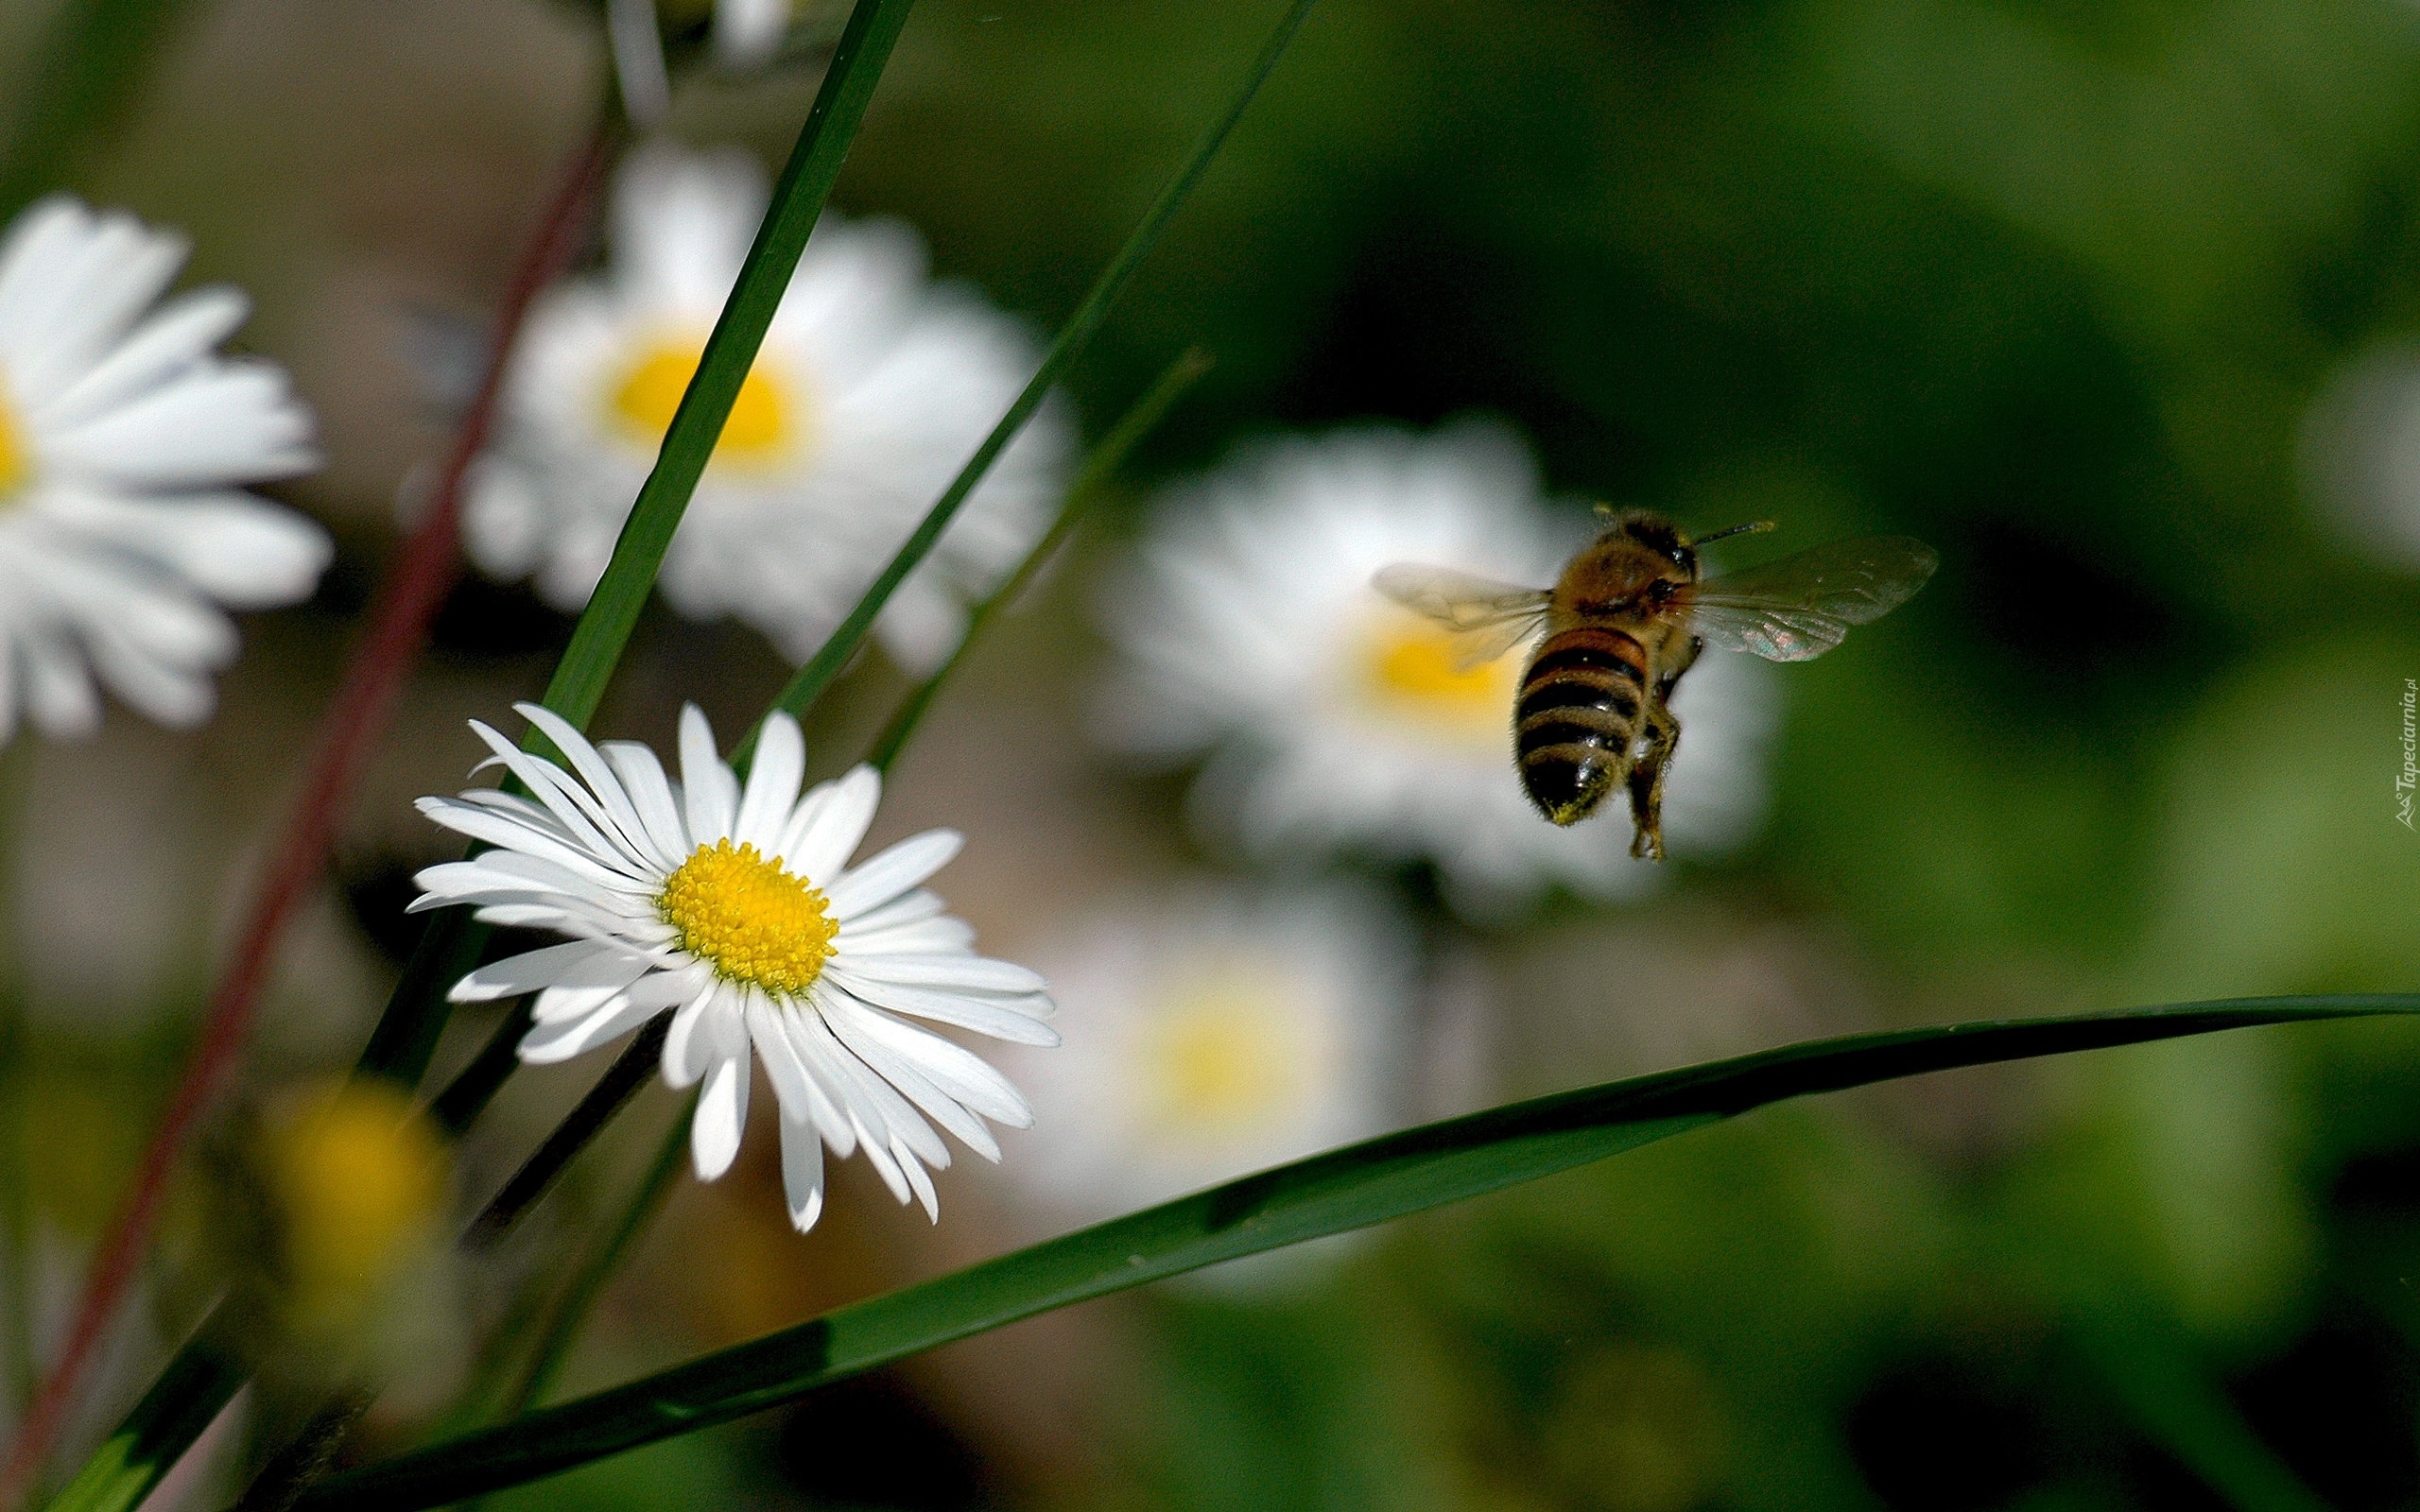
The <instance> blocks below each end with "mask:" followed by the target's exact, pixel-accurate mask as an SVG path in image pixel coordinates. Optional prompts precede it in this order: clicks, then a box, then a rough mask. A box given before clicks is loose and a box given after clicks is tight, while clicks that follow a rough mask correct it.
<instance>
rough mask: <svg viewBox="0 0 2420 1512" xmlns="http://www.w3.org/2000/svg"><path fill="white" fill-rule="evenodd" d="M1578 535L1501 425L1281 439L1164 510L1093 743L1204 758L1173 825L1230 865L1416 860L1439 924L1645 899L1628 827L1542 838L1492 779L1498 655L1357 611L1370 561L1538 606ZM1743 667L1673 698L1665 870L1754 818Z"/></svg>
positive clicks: (1424, 627) (1733, 837) (1147, 548)
mask: <svg viewBox="0 0 2420 1512" xmlns="http://www.w3.org/2000/svg"><path fill="white" fill-rule="evenodd" d="M1587 538H1588V525H1587V523H1586V520H1585V517H1584V516H1582V515H1581V514H1579V513H1578V512H1577V511H1572V512H1569V513H1567V514H1566V513H1559V512H1554V511H1550V510H1549V509H1548V507H1547V505H1546V503H1545V501H1544V500H1543V499H1542V498H1541V497H1540V494H1539V490H1538V482H1537V475H1536V470H1535V468H1534V466H1533V464H1532V463H1531V461H1530V456H1529V454H1528V452H1527V450H1526V449H1525V448H1524V447H1523V446H1522V444H1521V443H1520V441H1519V440H1518V439H1517V438H1514V437H1513V435H1512V434H1511V433H1509V432H1508V431H1506V430H1505V429H1503V428H1502V427H1500V426H1495V425H1492V424H1482V423H1474V422H1465V423H1461V424H1458V425H1454V426H1451V427H1448V428H1446V429H1444V430H1442V431H1439V432H1437V433H1435V434H1433V435H1429V436H1426V437H1421V436H1414V435H1411V434H1409V433H1408V432H1403V431H1397V430H1392V429H1369V430H1357V431H1348V432H1341V433H1339V434H1336V435H1332V436H1328V437H1324V438H1317V439H1288V440H1285V441H1281V442H1278V443H1275V444H1273V445H1266V446H1263V447H1261V448H1259V449H1257V450H1256V451H1253V452H1252V453H1249V454H1247V455H1244V456H1243V457H1241V458H1240V459H1238V460H1237V461H1236V462H1235V463H1234V464H1232V465H1230V466H1229V467H1227V468H1225V469H1223V470H1222V471H1220V472H1218V473H1216V474H1214V475H1212V476H1211V477H1210V478H1209V479H1207V480H1206V481H1204V482H1202V483H1200V484H1197V485H1195V486H1192V487H1190V488H1187V489H1184V490H1179V491H1178V492H1176V493H1175V494H1173V495H1171V496H1170V497H1169V498H1167V500H1165V501H1164V502H1163V503H1162V505H1161V507H1160V508H1159V509H1158V510H1157V512H1156V513H1155V515H1154V517H1153V519H1152V520H1151V522H1150V526H1149V528H1148V530H1147V532H1146V535H1145V538H1144V541H1143V542H1142V544H1141V546H1140V548H1139V552H1138V560H1137V561H1136V563H1135V565H1134V568H1133V570H1132V571H1131V572H1130V573H1128V574H1127V575H1126V576H1124V578H1122V579H1119V580H1115V581H1113V584H1112V591H1111V596H1110V598H1109V601H1108V604H1107V617H1108V620H1109V626H1110V629H1111V632H1112V634H1113V636H1114V638H1115V640H1116V641H1117V642H1118V643H1119V644H1120V646H1121V648H1122V649H1123V651H1124V653H1125V657H1124V664H1123V666H1122V667H1121V669H1120V671H1119V673H1118V674H1117V676H1116V678H1115V680H1114V681H1113V683H1112V685H1111V689H1110V697H1109V700H1108V711H1107V713H1108V718H1107V721H1106V722H1107V726H1108V731H1107V732H1108V734H1109V736H1110V738H1111V739H1112V740H1114V741H1115V742H1117V743H1118V744H1120V745H1123V746H1126V747H1129V748H1132V749H1139V750H1145V751H1152V752H1161V753H1170V754H1173V753H1184V752H1192V751H1197V750H1201V749H1205V748H1206V749H1209V750H1211V751H1212V752H1213V754H1212V756H1211V759H1210V761H1209V763H1208V765H1207V766H1206V767H1205V768H1204V770H1203V772H1202V775H1201V779H1200V781H1199V782H1197V784H1196V786H1195V788H1194V805H1195V808H1196V811H1197V817H1198V818H1200V819H1201V821H1202V822H1203V823H1204V824H1205V825H1207V826H1209V827H1212V828H1214V829H1219V830H1223V831H1228V832H1232V833H1236V834H1237V835H1238V836H1239V837H1240V838H1241V840H1242V841H1243V843H1244V845H1245V847H1246V848H1247V849H1248V850H1249V851H1253V853H1255V854H1261V855H1271V854H1281V853H1286V852H1305V853H1310V854H1314V855H1326V854H1331V853H1334V852H1337V851H1364V852H1367V853H1370V854H1374V855H1376V856H1379V857H1381V858H1384V859H1387V860H1413V859H1423V858H1425V859H1427V860H1430V861H1433V862H1434V863H1435V864H1436V865H1437V867H1438V868H1439V870H1440V872H1441V873H1442V875H1443V882H1444V885H1445V887H1446V890H1447V894H1448V897H1449V898H1450V900H1451V901H1452V902H1454V904H1455V906H1457V907H1458V908H1460V909H1462V910H1463V911H1465V912H1470V913H1475V914H1481V915H1487V914H1497V913H1502V912H1504V911H1506V910H1508V909H1510V908H1513V907H1515V906H1517V905H1519V904H1520V903H1523V902H1528V901H1530V899H1531V898H1533V897H1534V895H1535V894H1536V893H1537V891H1538V890H1539V889H1540V888H1542V887H1543V886H1545V885H1548V884H1550V883H1560V884H1562V885H1566V886H1569V887H1571V888H1573V889H1574V890H1576V891H1579V892H1582V893H1584V894H1587V895H1590V896H1594V897H1599V898H1604V897H1619V896H1625V895H1629V894H1633V893H1636V892H1639V891H1641V890H1643V889H1645V888H1647V887H1649V886H1651V885H1653V883H1654V881H1655V879H1656V877H1657V875H1658V872H1657V869H1656V868H1655V867H1654V865H1653V864H1652V863H1649V862H1640V861H1634V860H1632V859H1631V857H1630V854H1629V849H1630V826H1629V821H1628V819H1627V818H1626V817H1623V816H1621V815H1620V814H1619V813H1618V812H1616V816H1615V817H1614V818H1612V819H1607V820H1601V821H1599V822H1596V823H1590V824H1582V825H1578V826H1575V827H1572V828H1570V829H1560V828H1557V827H1556V826H1554V825H1552V824H1549V823H1547V821H1546V820H1545V819H1543V818H1541V817H1539V816H1538V815H1537V813H1536V812H1535V811H1534V810H1533V809H1532V808H1531V807H1530V801H1529V799H1527V798H1526V797H1525V796H1524V795H1523V793H1522V790H1521V782H1520V778H1519V776H1518V774H1517V773H1516V772H1515V770H1514V768H1513V736H1512V717H1513V691H1514V686H1515V684H1516V683H1517V681H1518V680H1519V677H1520V672H1521V665H1522V656H1521V654H1520V653H1518V652H1515V653H1513V654H1509V655H1506V656H1504V657H1501V658H1499V659H1497V660H1496V661H1495V662H1490V663H1488V664H1487V665H1485V666H1481V667H1478V668H1474V669H1472V670H1469V671H1466V672H1458V671H1456V670H1455V669H1454V664H1453V650H1452V647H1451V645H1450V644H1449V642H1448V640H1447V638H1446V636H1445V634H1444V633H1443V632H1442V631H1440V630H1439V629H1438V628H1436V627H1433V626H1432V625H1430V624H1429V622H1427V621H1426V620H1424V619H1422V618H1421V617H1419V616H1418V615H1415V614H1413V613H1412V612H1410V611H1409V610H1404V609H1401V608H1399V607H1397V606H1396V605H1394V604H1392V603H1390V602H1389V601H1388V600H1386V599H1385V598H1383V597H1381V596H1380V595H1379V594H1378V593H1376V592H1375V591H1374V590H1373V589H1372V588H1371V586H1370V578H1371V575H1372V574H1374V572H1376V571H1377V569H1379V568H1380V567H1383V566H1386V565H1387V564H1389V563H1390V562H1397V561H1413V562H1425V563H1431V564H1434V565H1437V566H1443V567H1454V568H1459V569H1461V570H1463V571H1466V572H1473V573H1478V574H1481V575H1483V576H1490V577H1495V578H1499V579H1502V580H1505V581H1508V582H1515V583H1522V584H1535V585H1537V586H1541V587H1543V586H1545V585H1547V584H1549V583H1552V582H1553V581H1554V579H1555V577H1556V576H1557V575H1558V574H1559V573H1560V572H1561V570H1562V567H1563V564H1564V559H1565V558H1567V557H1568V556H1569V555H1570V554H1571V552H1572V551H1573V550H1575V549H1576V548H1577V547H1578V546H1579V545H1580V544H1581V543H1582V541H1585V540H1586V539H1587ZM1765 672H1766V669H1764V668H1763V667H1761V666H1757V665H1754V664H1751V663H1750V662H1749V659H1747V658H1744V657H1727V656H1709V657H1704V658H1702V659H1701V660H1700V661H1699V662H1698V664H1697V666H1696V667H1695V668H1694V669H1692V670H1691V671H1690V673H1689V674H1688V676H1687V677H1686V678H1685V679H1683V680H1682V682H1681V685H1680V687H1679V689H1678V690H1677V692H1676V694H1675V696H1674V697H1673V712H1674V713H1676V714H1677V715H1678V716H1679V718H1680V721H1681V724H1682V727H1683V733H1682V737H1681V746H1680V751H1679V754H1678V755H1677V756H1676V757H1675V759H1674V761H1673V765H1672V768H1671V776H1670V779H1669V784H1670V785H1669V787H1668V790H1667V797H1666V802H1665V830H1666V833H1667V835H1668V838H1669V840H1670V842H1671V848H1672V851H1673V852H1674V853H1675V854H1678V855H1687V854H1689V853H1691V852H1692V851H1695V852H1698V853H1701V854H1703V853H1705V852H1707V851H1712V850H1716V849H1719V848H1720V847H1722V846H1725V845H1728V844H1732V843H1736V842H1737V840H1738V839H1740V838H1742V837H1743V836H1744V835H1745V833H1747V832H1748V831H1749V830H1750V829H1751V828H1753V826H1754V825H1755V822H1756V820H1757V819H1758V817H1759V816H1761V814H1762V811H1763V806H1764V801H1765V782H1764V773H1763V754H1764V748H1765V746H1766V744H1767V741H1768V738H1769V736H1770V732H1771V729H1772V722H1773V710H1772V691H1771V684H1770V683H1769V682H1768V680H1767V679H1766V676H1765Z"/></svg>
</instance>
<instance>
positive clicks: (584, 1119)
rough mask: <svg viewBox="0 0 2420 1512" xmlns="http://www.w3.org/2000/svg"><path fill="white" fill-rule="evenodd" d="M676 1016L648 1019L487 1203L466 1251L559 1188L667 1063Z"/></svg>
mask: <svg viewBox="0 0 2420 1512" xmlns="http://www.w3.org/2000/svg"><path fill="white" fill-rule="evenodd" d="M671 1028H672V1015H670V1014H668V1013H659V1014H657V1015H656V1016H655V1017H654V1018H653V1019H651V1020H649V1021H648V1025H647V1027H646V1028H644V1029H641V1030H640V1031H639V1032H638V1036H637V1038H635V1039H633V1040H631V1042H630V1044H629V1046H628V1047H627V1048H625V1049H624V1050H623V1052H622V1053H621V1054H620V1055H619V1056H617V1057H614V1064H613V1065H611V1066H609V1067H607V1068H606V1071H605V1074H604V1075H602V1076H599V1077H597V1078H596V1086H594V1087H591V1088H590V1089H588V1094H587V1095H586V1096H584V1097H582V1098H581V1099H580V1100H579V1106H578V1107H576V1108H573V1109H572V1110H571V1111H570V1112H569V1113H567V1114H565V1115H564V1117H563V1121H562V1123H560V1124H557V1125H555V1127H554V1132H552V1133H550V1134H548V1135H547V1136H546V1139H545V1143H543V1144H540V1145H539V1146H538V1148H537V1150H536V1151H535V1152H534V1153H533V1154H532V1155H531V1156H530V1157H529V1159H528V1160H524V1161H523V1162H522V1163H521V1169H520V1170H518V1171H515V1172H513V1173H512V1177H511V1179H510V1180H508V1181H506V1182H505V1184H504V1187H503V1190H501V1191H499V1192H498V1193H496V1194H495V1195H494V1196H493V1197H492V1198H490V1199H489V1200H488V1205H487V1206H486V1207H485V1208H483V1209H481V1210H480V1211H479V1215H478V1216H477V1217H476V1218H475V1219H473V1220H472V1221H471V1227H470V1228H469V1229H467V1230H466V1231H465V1232H464V1233H463V1235H462V1247H463V1248H465V1249H470V1250H479V1249H486V1248H488V1247H489V1246H492V1245H493V1244H494V1243H495V1242H496V1241H497V1240H499V1239H501V1238H503V1237H504V1234H505V1230H506V1229H510V1228H511V1227H512V1226H513V1225H514V1224H515V1223H517V1222H519V1221H520V1219H521V1215H522V1214H523V1213H525V1212H527V1211H529V1210H530V1209H531V1208H532V1207H534V1206H535V1205H536V1204H537V1201H538V1199H539V1198H540V1197H543V1196H544V1195H545V1194H546V1191H547V1189H548V1188H550V1187H552V1186H553V1185H554V1184H555V1178H556V1177H560V1176H562V1174H563V1168H564V1167H565V1166H567V1165H569V1164H571V1161H572V1157H574V1156H576V1155H578V1154H579V1152H580V1151H581V1150H583V1149H585V1148H586V1147H587V1145H588V1142H589V1141H590V1140H593V1139H595V1138H596V1136H597V1134H598V1133H600V1132H601V1131H602V1130H603V1129H604V1127H605V1125H606V1124H607V1123H608V1122H610V1121H611V1120H612V1119H613V1117H614V1114H615V1113H618V1112H620V1111H621V1110H622V1105H623V1104H625V1103H628V1102H629V1101H630V1100H631V1097H632V1096H633V1095H634V1094H636V1092H637V1091H638V1090H639V1089H640V1088H641V1087H642V1086H645V1085H646V1083H647V1079H648V1077H649V1076H652V1075H654V1074H655V1068H656V1067H657V1066H658V1065H659V1064H661V1063H662V1062H663V1059H664V1040H665V1037H666V1035H667V1034H669V1033H670V1032H671Z"/></svg>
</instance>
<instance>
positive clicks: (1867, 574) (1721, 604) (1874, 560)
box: [1683, 536, 1941, 662]
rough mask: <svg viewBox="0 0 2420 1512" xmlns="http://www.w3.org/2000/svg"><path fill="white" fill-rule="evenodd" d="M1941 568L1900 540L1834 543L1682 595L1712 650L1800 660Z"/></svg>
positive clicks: (1918, 547) (1933, 556)
mask: <svg viewBox="0 0 2420 1512" xmlns="http://www.w3.org/2000/svg"><path fill="white" fill-rule="evenodd" d="M1940 565H1941V554H1940V553H1939V552H1936V551H1934V550H1933V549H1932V548H1931V547H1930V546H1927V545H1926V544H1925V543H1924V542H1923V541H1915V540H1911V539H1910V538H1909V537H1907V536H1868V537H1865V538H1863V539H1861V540H1858V541H1833V542H1832V543H1831V544H1829V545H1825V546H1818V547H1816V548H1815V549H1814V550H1812V551H1802V552H1800V553H1799V554H1798V555H1797V556H1795V557H1785V558H1782V559H1781V560H1779V561H1776V562H1768V563H1766V564H1765V565H1764V566H1762V567H1751V568H1749V569H1748V570H1747V571H1745V572H1738V573H1733V574H1731V575H1729V576H1724V577H1718V578H1715V579H1714V580H1713V581H1711V582H1708V583H1703V584H1701V585H1700V586H1698V587H1696V588H1692V589H1688V590H1686V591H1685V593H1684V595H1683V598H1684V601H1685V603H1686V604H1687V605H1688V607H1689V633H1691V634H1692V635H1695V636H1697V637H1698V638H1699V639H1701V640H1703V641H1704V642H1705V644H1708V645H1711V646H1714V647H1715V648H1717V649H1718V650H1724V651H1746V652H1749V653H1751V654H1753V655H1755V656H1760V657H1763V658H1764V659H1765V660H1766V661H1768V662H1804V661H1806V660H1807V659H1808V658H1809V657H1818V656H1822V655H1823V654H1824V652H1826V651H1828V650H1830V649H1831V648H1832V647H1834V646H1836V645H1838V644H1841V640H1842V639H1844V638H1845V637H1846V636H1847V635H1848V633H1849V627H1850V626H1852V625H1863V624H1865V623H1866V622H1867V621H1869V620H1878V619H1880V618H1881V617H1882V616H1883V615H1885V614H1888V613H1890V612H1891V611H1892V610H1894V609H1897V608H1898V607H1899V606H1900V605H1902V604H1904V603H1906V602H1907V601H1908V600H1909V599H1910V597H1912V596H1913V595H1914V594H1915V592H1916V590H1917V589H1919V588H1922V587H1924V585H1925V579H1927V578H1928V577H1930V576H1932V572H1933V569H1934V568H1935V567H1938V566H1940Z"/></svg>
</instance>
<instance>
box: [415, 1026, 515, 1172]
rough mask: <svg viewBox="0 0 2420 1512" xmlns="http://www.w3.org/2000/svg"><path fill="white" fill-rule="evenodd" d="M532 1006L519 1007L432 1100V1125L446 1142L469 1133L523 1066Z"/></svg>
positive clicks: (430, 1101) (430, 1117)
mask: <svg viewBox="0 0 2420 1512" xmlns="http://www.w3.org/2000/svg"><path fill="white" fill-rule="evenodd" d="M529 1004H530V1000H529V999H528V998H523V999H521V1000H520V1001H519V1002H517V1003H515V1004H514V1005H512V1009H511V1011H510V1012H509V1013H507V1014H506V1015H505V1016H504V1022H501V1023H499V1024H497V1025H496V1026H495V1032H494V1033H493V1034H492V1035H490V1036H488V1041H487V1043H485V1044H483V1045H481V1046H479V1053H478V1054H477V1055H475V1056H473V1057H471V1063H470V1064H469V1065H467V1066H464V1067H463V1068H462V1069H461V1070H460V1071H458V1072H457V1073H455V1075H454V1079H453V1080H452V1081H449V1082H447V1083H446V1084H445V1090H444V1091H441V1092H439V1093H438V1094H437V1095H436V1096H435V1097H432V1098H430V1099H429V1103H428V1121H429V1122H430V1123H431V1124H433V1125H436V1126H437V1128H438V1129H439V1130H440V1131H441V1132H442V1133H443V1134H444V1135H445V1137H446V1138H448V1139H457V1140H458V1139H460V1138H461V1137H462V1136H463V1135H465V1134H467V1133H469V1132H470V1131H471V1125H473V1124H475V1123H476V1122H477V1121H478V1117H479V1114H480V1113H482V1112H484V1111H485V1110H486V1108H487V1106H488V1104H489V1102H490V1101H492V1100H493V1098H494V1096H495V1094H496V1092H497V1091H499V1090H500V1089H501V1088H502V1087H503V1086H504V1084H505V1081H506V1079H507V1078H508V1077H510V1075H511V1074H512V1073H513V1068H515V1067H517V1066H519V1065H520V1064H521V1057H520V1049H521V1037H522V1036H523V1035H526V1034H527V1033H528V1032H529Z"/></svg>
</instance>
